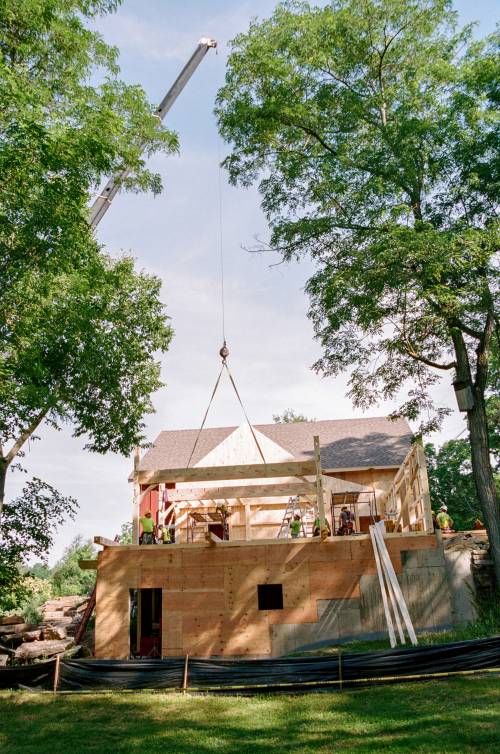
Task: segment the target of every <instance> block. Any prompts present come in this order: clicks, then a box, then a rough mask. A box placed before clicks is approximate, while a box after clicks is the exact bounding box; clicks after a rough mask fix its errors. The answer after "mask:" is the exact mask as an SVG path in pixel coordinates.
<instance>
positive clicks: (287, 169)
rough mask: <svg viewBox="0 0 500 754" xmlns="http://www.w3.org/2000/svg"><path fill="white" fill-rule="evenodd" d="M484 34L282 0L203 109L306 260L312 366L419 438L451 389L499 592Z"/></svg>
mask: <svg viewBox="0 0 500 754" xmlns="http://www.w3.org/2000/svg"><path fill="white" fill-rule="evenodd" d="M498 39H499V37H498V35H493V36H491V37H489V38H487V39H485V40H483V41H480V42H478V41H475V40H474V39H473V37H472V30H471V27H467V28H465V29H462V30H460V29H458V27H457V19H456V13H454V12H453V11H452V10H451V4H450V2H449V1H448V0H364V2H362V3H360V2H359V1H358V0H335V2H332V3H330V4H328V5H327V6H326V7H322V8H317V7H313V6H310V5H309V4H307V3H299V2H290V3H283V4H281V5H279V6H278V7H277V9H276V11H275V13H274V14H273V16H272V17H271V18H270V19H267V20H264V21H262V22H257V21H255V22H253V23H252V24H251V26H250V29H249V31H248V32H247V33H246V34H241V35H239V36H238V37H236V39H235V40H234V41H233V51H232V53H231V55H230V57H229V61H228V70H227V75H226V83H225V86H224V87H223V88H222V89H221V90H220V92H219V94H218V98H217V115H218V120H219V127H220V131H221V133H222V135H223V136H224V137H225V138H226V140H228V141H229V142H231V144H232V153H231V154H230V155H229V156H228V157H227V158H226V160H225V165H226V167H227V169H228V170H229V174H230V178H231V180H232V181H233V183H240V184H242V185H249V184H251V183H253V182H254V181H256V180H257V179H258V178H259V176H262V178H261V180H260V192H261V194H262V197H263V198H262V204H263V208H264V210H265V212H266V213H267V217H268V219H269V223H270V226H271V243H270V245H271V247H272V248H274V249H276V250H277V251H278V252H280V253H281V254H282V256H283V258H284V259H285V260H291V259H293V258H295V257H297V256H298V255H300V254H309V255H311V257H312V258H313V259H314V261H315V264H316V272H315V274H314V275H313V276H312V278H311V279H310V280H309V282H308V285H307V291H308V293H309V295H310V298H311V309H310V317H311V318H312V321H313V324H314V327H315V332H316V336H317V337H318V338H319V340H320V341H321V343H322V345H323V350H324V353H323V356H322V358H321V359H320V360H319V361H318V362H317V363H316V364H315V368H316V370H317V371H319V372H320V373H323V374H326V375H336V374H338V373H339V372H341V371H343V370H347V369H349V370H352V373H351V377H350V396H351V397H352V399H353V401H354V403H355V404H356V405H358V406H361V407H368V406H371V405H373V404H375V403H376V402H377V401H378V400H379V399H380V398H384V399H395V398H398V397H399V395H400V393H401V391H402V389H403V388H405V387H406V388H407V391H408V397H407V399H406V400H404V401H403V403H402V405H401V406H400V408H399V409H398V410H397V411H395V412H394V415H404V416H407V417H408V418H409V419H411V420H415V419H417V418H418V417H419V416H422V415H426V420H425V421H422V423H421V427H420V430H421V431H425V430H430V429H434V428H436V427H437V426H438V425H439V422H440V419H441V418H442V417H443V415H444V414H445V413H446V410H445V409H444V408H443V407H440V406H434V405H433V403H432V401H431V398H430V395H429V388H430V387H431V386H432V385H433V384H434V383H435V382H436V381H437V380H438V379H439V376H438V375H439V374H443V373H444V374H447V375H451V376H453V375H455V378H456V381H457V382H458V383H460V386H461V387H462V388H464V390H465V395H466V398H467V419H468V423H469V428H470V445H471V457H472V470H473V476H474V482H475V485H476V490H477V495H478V498H479V500H480V503H481V508H482V512H483V517H484V521H485V523H486V526H487V529H488V535H489V540H490V546H491V552H492V555H493V558H494V561H495V569H496V574H497V580H498V583H499V584H500V515H499V507H498V501H497V498H496V491H495V484H494V479H493V473H492V469H491V466H490V461H489V447H488V422H487V417H486V410H485V390H486V385H487V380H488V361H489V358H490V354H491V349H492V347H493V343H494V340H493V339H494V337H495V335H494V333H495V329H497V332H498V313H497V311H496V310H495V308H494V301H495V295H496V293H497V288H498V286H497V282H496V281H497V280H498V277H497V263H496V261H495V253H496V252H497V249H498V243H499V232H498V222H497V219H496V212H497V206H496V203H497V201H498V181H499V170H498V166H499V163H498V160H497V145H498V118H497V117H495V111H496V109H497V106H498V88H497V82H498V74H499V67H500V57H499V56H498V54H497V48H498ZM450 381H451V380H450ZM496 390H498V387H497V388H496Z"/></svg>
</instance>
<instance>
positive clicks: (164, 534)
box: [161, 526, 170, 542]
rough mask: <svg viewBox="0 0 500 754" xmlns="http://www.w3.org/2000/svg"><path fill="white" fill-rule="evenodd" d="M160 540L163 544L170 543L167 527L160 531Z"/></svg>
mask: <svg viewBox="0 0 500 754" xmlns="http://www.w3.org/2000/svg"><path fill="white" fill-rule="evenodd" d="M161 538H162V539H163V541H164V542H170V529H169V528H168V526H164V527H163V529H162V531H161Z"/></svg>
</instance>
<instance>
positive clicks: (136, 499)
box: [132, 446, 141, 545]
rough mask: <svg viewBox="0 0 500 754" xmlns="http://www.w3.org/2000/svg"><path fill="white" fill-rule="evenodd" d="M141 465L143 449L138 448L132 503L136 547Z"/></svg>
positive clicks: (135, 451) (137, 540) (135, 458)
mask: <svg viewBox="0 0 500 754" xmlns="http://www.w3.org/2000/svg"><path fill="white" fill-rule="evenodd" d="M140 463H141V449H140V448H139V446H136V447H135V449H134V489H133V495H134V498H133V502H132V542H133V543H134V545H138V544H139V516H140V508H141V505H140V503H141V500H140V498H141V486H140V483H139V465H140Z"/></svg>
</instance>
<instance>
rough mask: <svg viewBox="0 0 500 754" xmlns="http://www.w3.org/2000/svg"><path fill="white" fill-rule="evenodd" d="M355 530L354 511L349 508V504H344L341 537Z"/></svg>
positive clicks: (340, 521) (340, 525) (341, 518)
mask: <svg viewBox="0 0 500 754" xmlns="http://www.w3.org/2000/svg"><path fill="white" fill-rule="evenodd" d="M353 531H354V513H353V512H352V511H350V510H349V508H348V507H347V505H343V506H342V510H341V511H340V517H339V534H340V536H341V537H347V536H349V535H350V534H352V533H353Z"/></svg>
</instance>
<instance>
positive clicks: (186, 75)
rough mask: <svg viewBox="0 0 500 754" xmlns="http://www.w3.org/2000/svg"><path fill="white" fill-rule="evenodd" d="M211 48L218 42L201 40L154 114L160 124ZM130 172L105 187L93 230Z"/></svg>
mask: <svg viewBox="0 0 500 754" xmlns="http://www.w3.org/2000/svg"><path fill="white" fill-rule="evenodd" d="M211 47H214V48H215V47H217V42H216V41H215V39H210V38H207V37H202V38H201V39H200V41H199V42H198V45H197V47H196V49H195V51H194V52H193V54H192V55H191V57H190V58H189V60H188V62H187V63H186V65H185V66H184V68H183V69H182V71H181V72H180V73H179V75H178V76H177V78H176V79H175V81H174V83H173V84H172V86H171V87H170V89H169V90H168V92H167V93H166V95H165V96H164V98H163V99H162V101H161V102H160V104H159V105H158V107H157V108H156V110H155V112H154V115H155V116H156V117H157V118H158V122H159V123H161V121H162V120H163V118H164V117H165V115H166V114H167V113H168V111H169V110H170V108H171V107H172V105H173V104H174V102H175V100H176V99H177V97H178V96H179V94H180V93H181V92H182V90H183V89H184V87H185V86H186V84H187V82H188V81H189V79H190V78H191V76H192V75H193V73H194V72H195V70H196V69H197V68H198V66H199V64H200V63H201V61H202V60H203V58H204V57H205V55H206V54H207V52H208V50H209V49H210V48H211ZM129 172H130V171H129V170H128V169H125V170H122V171H121V172H120V173H117V174H116V175H114V176H112V177H111V178H110V179H109V181H108V182H107V183H106V185H105V186H104V188H103V190H102V191H101V193H100V194H99V196H98V197H97V199H96V200H95V202H94V204H93V205H92V207H91V209H90V226H91V227H92V228H95V227H96V226H97V225H99V223H100V222H101V220H102V218H103V217H104V215H105V214H106V212H107V210H108V208H109V206H110V204H111V202H112V201H113V199H114V198H115V196H116V194H117V193H118V191H119V189H120V185H121V183H122V181H123V180H124V178H126V177H127V175H128V174H129Z"/></svg>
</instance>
